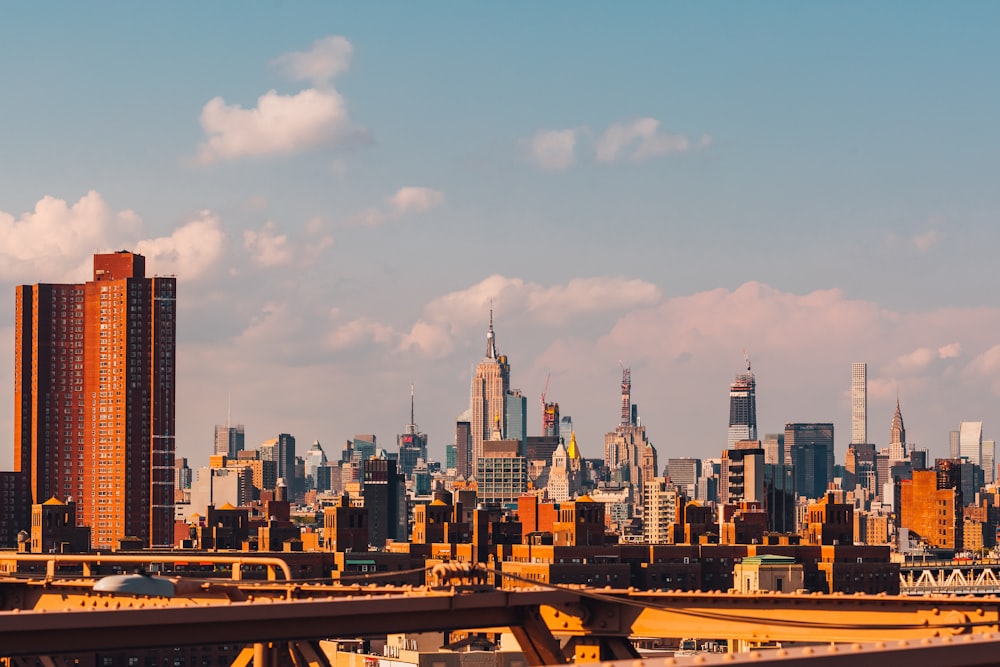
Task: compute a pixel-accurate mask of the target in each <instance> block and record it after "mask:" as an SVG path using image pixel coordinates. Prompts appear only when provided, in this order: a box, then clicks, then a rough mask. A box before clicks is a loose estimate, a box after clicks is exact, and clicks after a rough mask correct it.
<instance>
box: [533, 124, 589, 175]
mask: <svg viewBox="0 0 1000 667" xmlns="http://www.w3.org/2000/svg"><path fill="white" fill-rule="evenodd" d="M578 135H579V130H577V129H575V128H571V129H568V130H539V131H538V132H536V133H535V136H533V137H532V138H531V139H529V140H528V141H527V145H528V157H529V158H530V159H531V161H532V162H534V163H535V164H537V165H538V166H539V167H541V168H542V169H552V170H558V169H566V168H567V167H570V166H572V165H573V163H574V162H575V161H576V142H577V137H578Z"/></svg>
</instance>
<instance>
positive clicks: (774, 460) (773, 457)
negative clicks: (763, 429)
mask: <svg viewBox="0 0 1000 667" xmlns="http://www.w3.org/2000/svg"><path fill="white" fill-rule="evenodd" d="M784 462H785V434H784V433H765V434H764V463H769V464H771V465H782V464H784Z"/></svg>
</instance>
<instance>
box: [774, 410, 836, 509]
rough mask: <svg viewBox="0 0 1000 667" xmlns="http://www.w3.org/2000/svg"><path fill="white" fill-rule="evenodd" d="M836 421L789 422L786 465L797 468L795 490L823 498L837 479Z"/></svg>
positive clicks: (798, 492) (786, 436) (786, 434)
mask: <svg viewBox="0 0 1000 667" xmlns="http://www.w3.org/2000/svg"><path fill="white" fill-rule="evenodd" d="M833 460H834V456H833V424H829V423H823V424H785V464H786V465H791V466H792V467H793V468H794V474H795V492H796V493H797V494H798V495H800V496H806V497H807V498H819V497H821V496H822V495H823V494H824V493H826V489H827V486H828V485H829V484H830V482H831V481H832V480H833Z"/></svg>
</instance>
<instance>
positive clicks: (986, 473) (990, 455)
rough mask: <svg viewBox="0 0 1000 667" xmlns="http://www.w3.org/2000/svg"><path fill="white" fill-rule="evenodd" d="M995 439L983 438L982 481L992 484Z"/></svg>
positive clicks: (994, 464) (994, 477) (994, 468)
mask: <svg viewBox="0 0 1000 667" xmlns="http://www.w3.org/2000/svg"><path fill="white" fill-rule="evenodd" d="M996 449H997V443H996V440H983V463H982V466H981V467H982V469H983V483H984V484H992V483H993V482H994V481H996V475H997V471H996Z"/></svg>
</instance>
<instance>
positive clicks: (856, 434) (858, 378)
mask: <svg viewBox="0 0 1000 667" xmlns="http://www.w3.org/2000/svg"><path fill="white" fill-rule="evenodd" d="M867 442H868V364H866V363H864V362H858V363H853V364H851V444H852V445H860V444H864V443H867Z"/></svg>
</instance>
